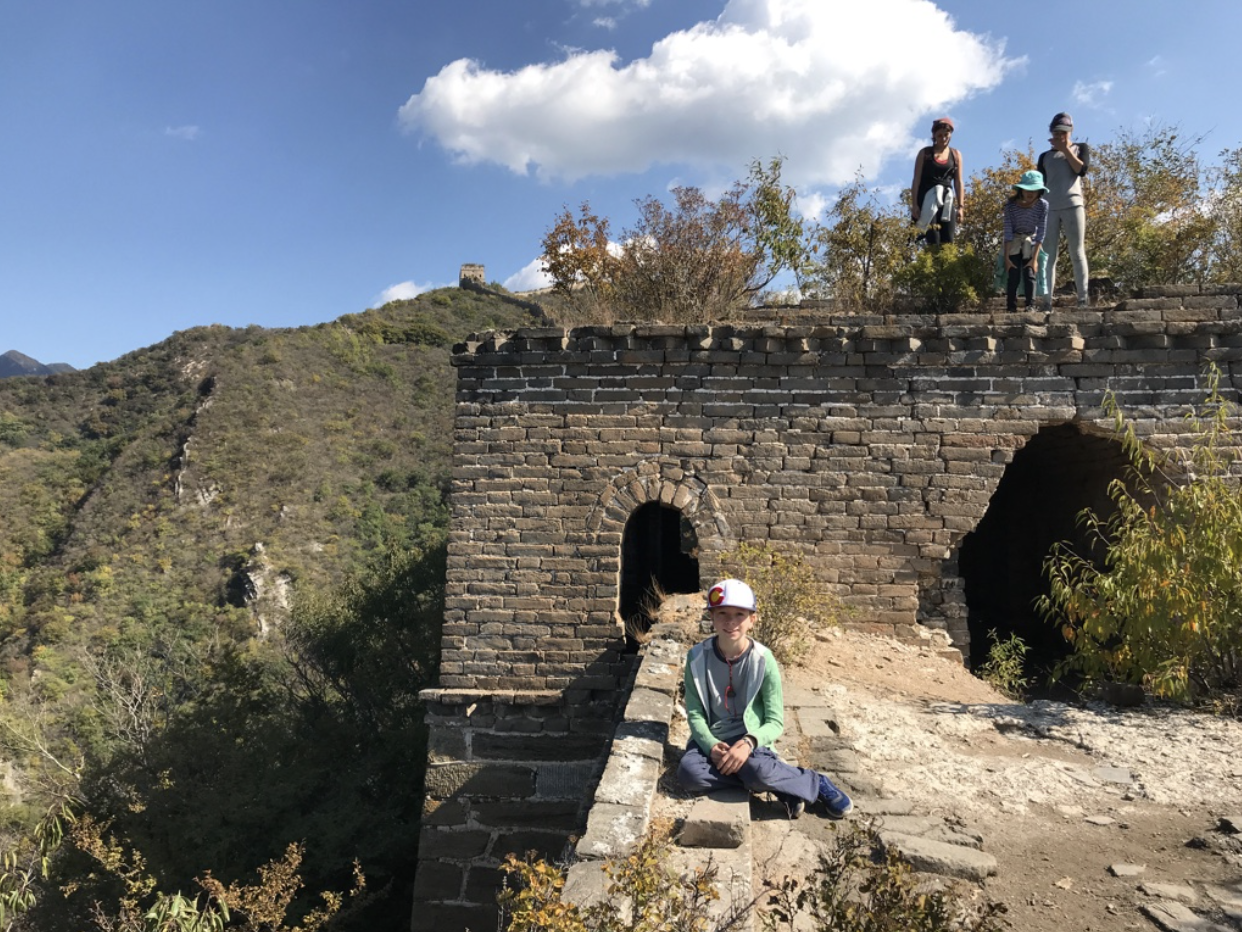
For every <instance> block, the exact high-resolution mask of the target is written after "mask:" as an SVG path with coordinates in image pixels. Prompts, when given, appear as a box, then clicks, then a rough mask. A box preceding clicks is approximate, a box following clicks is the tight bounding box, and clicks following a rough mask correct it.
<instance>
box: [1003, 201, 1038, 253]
mask: <svg viewBox="0 0 1242 932" xmlns="http://www.w3.org/2000/svg"><path fill="white" fill-rule="evenodd" d="M1047 230H1048V202H1047V201H1046V200H1044V199H1043V198H1042V197H1041V198H1039V199H1038V200H1037V201H1036V202H1035V203H1034V204H1032V205H1031V206H1030V207H1023V206H1022V205H1021V204H1020V203H1019V202H1018V201H1017V200H1016V199H1014V200H1009V201H1006V202H1005V242H1006V243H1010V242H1012V241H1013V240H1015V239H1021V238H1024V237H1026V236H1030V237H1031V238H1032V239H1033V240H1034V241H1035V242H1036V243H1042V242H1043V241H1044V233H1045V232H1047Z"/></svg>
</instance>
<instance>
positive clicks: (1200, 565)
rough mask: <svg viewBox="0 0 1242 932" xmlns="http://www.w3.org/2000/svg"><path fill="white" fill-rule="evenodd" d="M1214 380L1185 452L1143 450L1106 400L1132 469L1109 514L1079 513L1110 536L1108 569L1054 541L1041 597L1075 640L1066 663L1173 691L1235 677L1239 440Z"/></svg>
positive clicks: (1240, 644) (1189, 692) (1241, 537)
mask: <svg viewBox="0 0 1242 932" xmlns="http://www.w3.org/2000/svg"><path fill="white" fill-rule="evenodd" d="M1219 379H1220V374H1219V372H1217V371H1215V370H1213V371H1212V372H1211V375H1210V390H1209V394H1208V397H1207V400H1206V403H1205V404H1204V406H1203V408H1202V409H1201V410H1200V411H1199V412H1196V413H1194V414H1192V415H1191V416H1190V421H1191V427H1192V429H1193V436H1194V442H1193V443H1192V445H1191V446H1190V448H1189V450H1188V451H1187V452H1186V453H1185V454H1184V455H1182V456H1180V457H1177V456H1174V455H1173V454H1169V455H1167V456H1164V457H1161V456H1158V455H1157V454H1156V453H1154V452H1153V451H1151V450H1149V449H1147V448H1146V447H1144V446H1143V445H1142V443H1141V442H1140V441H1139V439H1138V438H1137V437H1136V436H1135V433H1134V427H1133V425H1132V424H1130V423H1129V422H1127V421H1126V420H1125V418H1124V416H1123V415H1122V413H1121V411H1120V410H1119V409H1118V407H1117V405H1116V402H1115V400H1113V399H1112V398H1111V397H1110V398H1109V399H1108V401H1107V403H1106V410H1108V411H1110V412H1111V413H1112V415H1113V417H1114V421H1115V429H1116V433H1117V436H1118V438H1119V439H1120V441H1121V443H1122V445H1123V447H1124V449H1125V451H1126V452H1127V454H1128V455H1129V457H1130V468H1129V470H1128V475H1127V477H1126V481H1122V480H1114V482H1113V483H1112V485H1111V486H1110V489H1109V494H1110V497H1111V498H1112V500H1113V502H1114V503H1115V505H1116V511H1115V512H1114V514H1113V515H1112V517H1111V518H1109V519H1108V520H1104V519H1101V518H1100V517H1099V516H1097V515H1096V514H1095V513H1093V512H1092V511H1090V510H1087V511H1084V512H1083V514H1082V515H1081V517H1080V520H1081V521H1082V522H1083V523H1084V524H1085V526H1086V528H1087V529H1088V531H1089V532H1090V533H1091V535H1092V536H1093V538H1094V539H1096V540H1099V541H1101V542H1102V543H1104V544H1105V545H1106V551H1105V556H1104V561H1103V566H1102V567H1101V566H1097V565H1096V563H1095V562H1094V561H1093V560H1091V559H1090V557H1089V555H1088V556H1083V555H1080V554H1076V553H1074V552H1073V551H1072V550H1071V549H1069V547H1068V545H1058V546H1057V547H1056V548H1054V550H1053V552H1052V553H1051V554H1050V555H1049V557H1048V559H1047V560H1046V562H1045V572H1046V573H1047V575H1048V579H1049V582H1050V592H1049V594H1048V595H1046V596H1043V597H1041V598H1040V600H1039V603H1038V607H1039V610H1040V612H1041V613H1042V614H1043V615H1044V617H1045V618H1046V619H1047V620H1048V621H1049V622H1050V623H1052V624H1057V625H1060V626H1062V630H1063V632H1064V634H1065V637H1066V638H1067V639H1068V640H1069V641H1070V643H1071V644H1072V645H1073V653H1072V654H1071V655H1070V657H1069V658H1068V660H1067V661H1066V668H1067V669H1072V670H1077V671H1079V672H1081V673H1082V674H1084V675H1085V676H1086V677H1088V679H1100V678H1105V679H1110V680H1114V681H1121V682H1130V683H1143V684H1144V685H1145V686H1146V687H1147V688H1149V689H1150V690H1151V691H1152V692H1153V693H1155V694H1156V695H1159V696H1165V697H1169V698H1173V699H1179V700H1190V699H1195V698H1198V697H1203V696H1207V695H1211V694H1213V693H1216V692H1218V691H1220V690H1223V689H1230V688H1236V687H1238V686H1239V685H1242V679H1240V678H1242V653H1240V650H1242V493H1240V491H1239V487H1238V483H1237V480H1236V478H1235V477H1234V476H1233V475H1232V472H1231V469H1232V463H1233V462H1234V460H1235V454H1236V450H1237V449H1238V439H1239V438H1237V436H1236V435H1235V434H1234V433H1233V431H1232V429H1231V427H1230V423H1229V421H1230V418H1231V417H1232V416H1233V414H1234V411H1233V408H1232V406H1231V405H1230V404H1228V403H1227V402H1226V401H1225V400H1224V398H1222V396H1221V395H1220V393H1219V391H1218V387H1219Z"/></svg>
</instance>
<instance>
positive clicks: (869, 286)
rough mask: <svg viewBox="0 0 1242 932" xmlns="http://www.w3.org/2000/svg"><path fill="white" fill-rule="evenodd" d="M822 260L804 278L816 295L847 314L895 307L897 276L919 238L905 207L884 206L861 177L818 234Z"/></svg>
mask: <svg viewBox="0 0 1242 932" xmlns="http://www.w3.org/2000/svg"><path fill="white" fill-rule="evenodd" d="M813 242H814V252H815V254H816V256H817V258H816V260H815V262H814V263H813V264H811V265H810V267H809V268H808V270H807V272H806V273H805V275H804V281H803V284H804V289H805V291H806V293H807V294H809V295H811V296H823V297H830V298H832V299H834V301H835V302H836V304H837V307H838V308H839V309H841V310H845V311H865V312H877V311H882V310H887V309H889V308H891V307H892V302H893V296H894V294H895V291H894V281H893V279H894V276H895V275H896V274H897V272H898V271H899V270H900V269H901V268H903V267H904V266H905V265H906V264H907V263H909V261H910V260H911V259H912V258H913V256H914V252H915V246H914V237H913V234H912V232H911V228H910V222H909V218H908V217H907V216H906V215H905V213H904V212H903V211H902V210H901V208H900V205H893V204H890V205H884V204H882V203H881V201H880V198H879V192H878V191H876V190H874V189H871V188H868V187H867V184H866V181H865V180H864V179H863V178H862V176H861V175H860V176H858V177H857V178H855V179H854V181H853V182H852V183H851V184H848V185H846V186H845V187H844V188H842V189H841V191H840V192H839V193H838V195H837V200H836V203H835V204H834V205H833V207H832V210H830V211H829V212H828V217H827V223H826V224H824V225H823V226H819V227H817V228H816V229H815V231H814V233H813Z"/></svg>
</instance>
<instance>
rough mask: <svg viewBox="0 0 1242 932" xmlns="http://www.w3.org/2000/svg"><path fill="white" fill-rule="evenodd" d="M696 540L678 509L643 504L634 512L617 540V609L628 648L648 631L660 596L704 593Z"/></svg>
mask: <svg viewBox="0 0 1242 932" xmlns="http://www.w3.org/2000/svg"><path fill="white" fill-rule="evenodd" d="M698 549H699V543H698V538H697V536H696V535H695V533H694V528H693V526H691V524H690V522H689V521H687V520H686V519H685V517H684V516H683V515H682V514H681V512H680V511H678V510H677V509H676V508H672V507H670V506H668V505H663V504H661V503H660V502H647V503H646V504H644V505H640V506H639V507H638V508H636V509H634V512H633V513H632V514H631V515H630V517H629V520H627V521H626V522H625V533H624V535H623V536H622V539H621V587H620V594H619V598H618V602H619V604H618V606H617V610H618V611H619V612H620V614H621V618H622V620H623V621H624V622H625V639H626V645H627V647H628V649H629V650H630V651H631V652H632V651H635V650H637V647H638V642H637V640H636V638H635V634H637V633H642V632H646V631H647V630H648V629H649V628H650V627H651V625H652V622H653V621H654V614H653V613H654V611H655V609H656V608H658V606H659V604H660V599H659V594H660V593H664V594H668V595H672V594H676V593H694V592H700V591H702V586H701V585H700V583H699V561H698Z"/></svg>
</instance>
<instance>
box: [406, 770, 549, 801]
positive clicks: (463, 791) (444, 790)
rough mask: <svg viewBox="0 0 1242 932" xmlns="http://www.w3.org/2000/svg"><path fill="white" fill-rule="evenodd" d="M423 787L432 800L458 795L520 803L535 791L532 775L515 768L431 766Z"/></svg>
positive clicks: (527, 771)
mask: <svg viewBox="0 0 1242 932" xmlns="http://www.w3.org/2000/svg"><path fill="white" fill-rule="evenodd" d="M426 787H427V795H428V796H430V797H432V798H433V799H447V798H449V797H453V796H458V795H461V796H500V797H507V798H510V799H522V798H525V797H528V796H531V795H532V794H533V793H534V791H535V771H534V768H533V767H529V766H521V765H517V764H480V763H461V762H458V763H449V764H435V763H433V764H431V765H430V766H429V767H428V768H427V776H426Z"/></svg>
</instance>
